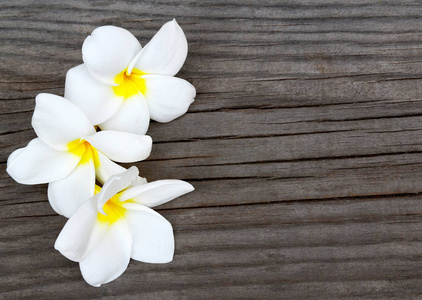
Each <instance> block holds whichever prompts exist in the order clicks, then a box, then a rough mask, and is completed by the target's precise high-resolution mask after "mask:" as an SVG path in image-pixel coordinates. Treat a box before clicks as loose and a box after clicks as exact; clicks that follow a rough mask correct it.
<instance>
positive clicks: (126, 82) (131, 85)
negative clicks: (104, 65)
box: [113, 69, 146, 98]
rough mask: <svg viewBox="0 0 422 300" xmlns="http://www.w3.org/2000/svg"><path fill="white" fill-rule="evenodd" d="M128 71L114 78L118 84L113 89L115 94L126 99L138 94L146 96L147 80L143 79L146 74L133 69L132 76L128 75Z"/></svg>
mask: <svg viewBox="0 0 422 300" xmlns="http://www.w3.org/2000/svg"><path fill="white" fill-rule="evenodd" d="M126 71H127V70H124V71H123V72H121V73H119V74H118V75H117V76H116V77H115V78H114V81H115V82H116V83H117V84H118V85H117V86H114V87H113V91H114V94H116V95H117V96H122V97H124V98H129V97H131V96H133V95H136V94H137V93H142V94H143V95H145V92H146V85H145V79H144V78H142V75H145V73H143V72H142V71H140V70H138V69H133V70H132V72H131V73H130V75H127V74H126Z"/></svg>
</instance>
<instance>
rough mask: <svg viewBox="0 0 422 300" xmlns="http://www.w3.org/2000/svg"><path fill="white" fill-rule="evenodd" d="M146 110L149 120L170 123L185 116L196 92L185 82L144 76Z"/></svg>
mask: <svg viewBox="0 0 422 300" xmlns="http://www.w3.org/2000/svg"><path fill="white" fill-rule="evenodd" d="M142 77H143V78H145V85H146V92H145V95H144V96H145V98H146V99H147V104H148V109H149V113H150V116H151V119H153V120H155V121H158V122H163V123H166V122H170V121H172V120H174V119H176V118H178V117H180V116H181V115H183V114H185V113H186V112H187V110H188V108H189V105H190V104H191V103H192V102H193V101H195V99H194V98H195V95H196V90H195V88H194V86H193V85H192V84H190V83H189V82H187V81H186V80H183V79H180V78H177V77H169V76H158V75H144V76H142Z"/></svg>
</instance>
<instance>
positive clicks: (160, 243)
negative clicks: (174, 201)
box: [123, 203, 174, 264]
mask: <svg viewBox="0 0 422 300" xmlns="http://www.w3.org/2000/svg"><path fill="white" fill-rule="evenodd" d="M123 204H124V206H125V207H126V208H127V209H128V210H127V211H126V214H125V220H126V222H127V224H128V227H129V230H130V233H131V235H132V243H133V245H132V254H131V257H132V258H133V259H136V260H139V261H143V262H147V263H157V264H158V263H168V262H170V261H172V260H173V254H174V237H173V228H172V226H171V224H170V223H169V222H168V221H167V220H166V219H165V218H164V217H163V216H161V215H160V214H158V213H156V212H155V211H153V210H152V209H150V208H148V207H145V206H142V205H139V204H135V203H123Z"/></svg>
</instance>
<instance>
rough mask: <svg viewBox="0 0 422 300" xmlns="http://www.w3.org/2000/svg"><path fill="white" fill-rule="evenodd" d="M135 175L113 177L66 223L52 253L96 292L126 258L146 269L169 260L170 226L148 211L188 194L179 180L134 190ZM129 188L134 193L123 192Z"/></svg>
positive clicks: (124, 265) (118, 271)
mask: <svg viewBox="0 0 422 300" xmlns="http://www.w3.org/2000/svg"><path fill="white" fill-rule="evenodd" d="M137 176H138V169H137V168H136V167H131V168H129V169H128V170H127V171H125V172H123V173H121V174H117V175H114V176H112V177H111V178H110V179H109V180H107V181H106V182H105V183H104V186H103V188H102V189H101V190H100V188H99V187H98V191H99V193H98V194H96V195H95V196H93V197H91V198H90V199H89V200H87V201H86V202H84V203H83V204H82V205H81V206H80V208H79V209H78V210H77V212H76V213H75V214H74V215H73V216H72V217H71V218H70V219H69V220H68V221H67V223H66V225H65V226H64V228H63V230H62V231H61V232H60V235H59V236H58V238H57V240H56V243H55V245H54V247H55V248H56V249H57V250H58V251H60V253H61V254H63V255H64V256H65V257H67V258H68V259H70V260H73V261H75V262H79V266H80V269H81V272H82V276H83V278H84V279H85V280H86V282H88V283H89V284H90V285H92V286H96V287H98V286H100V285H101V284H104V283H108V282H110V281H112V280H114V279H116V278H117V277H119V276H120V275H121V274H122V273H123V272H124V271H125V270H126V268H127V266H128V264H129V260H130V258H132V259H135V260H138V261H142V262H147V263H167V262H170V261H172V260H173V253H174V237H173V228H172V226H171V224H170V223H169V222H168V221H167V220H166V219H165V218H163V217H162V216H161V215H160V214H158V213H156V212H155V211H153V210H152V209H150V208H149V207H154V206H157V205H160V204H163V203H165V202H168V201H170V200H172V199H174V198H176V197H179V196H181V195H183V194H186V193H188V192H191V191H193V190H194V188H193V186H192V185H190V184H189V183H187V182H184V181H181V180H158V181H155V182H151V183H146V184H141V185H135V186H133V184H134V182H135V181H136V178H137ZM131 184H132V186H133V187H130V188H128V187H129V186H130V185H131Z"/></svg>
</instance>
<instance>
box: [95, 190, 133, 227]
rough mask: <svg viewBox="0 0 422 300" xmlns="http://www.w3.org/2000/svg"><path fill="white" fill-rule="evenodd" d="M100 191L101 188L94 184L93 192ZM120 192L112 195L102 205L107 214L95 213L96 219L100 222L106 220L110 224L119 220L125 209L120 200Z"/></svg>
mask: <svg viewBox="0 0 422 300" xmlns="http://www.w3.org/2000/svg"><path fill="white" fill-rule="evenodd" d="M100 191H101V188H100V187H99V186H98V185H96V186H95V193H96V194H97V193H99V192H100ZM120 194H121V193H118V194H117V195H114V196H113V197H111V199H109V200H108V201H107V202H106V203H105V204H104V206H103V209H104V212H105V213H106V214H107V215H103V214H101V213H97V219H98V221H100V222H108V223H109V224H110V225H111V224H113V223H114V222H116V221H117V220H119V219H120V218H123V217H124V215H125V212H126V209H125V208H124V207H122V205H121V204H122V202H120V200H119V198H120Z"/></svg>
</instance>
